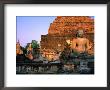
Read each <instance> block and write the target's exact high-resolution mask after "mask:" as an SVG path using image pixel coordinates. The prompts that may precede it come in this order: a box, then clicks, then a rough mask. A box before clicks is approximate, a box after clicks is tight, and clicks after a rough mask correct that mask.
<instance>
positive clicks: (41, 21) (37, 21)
mask: <svg viewBox="0 0 110 90" xmlns="http://www.w3.org/2000/svg"><path fill="white" fill-rule="evenodd" d="M55 18H56V16H16V29H17V38H16V40H17V41H18V40H19V42H20V45H21V46H23V47H25V46H26V44H27V43H31V41H32V40H36V41H38V43H40V40H41V35H46V34H48V29H49V26H50V23H52V22H53V21H54V20H55ZM91 18H94V17H93V16H92V17H91Z"/></svg>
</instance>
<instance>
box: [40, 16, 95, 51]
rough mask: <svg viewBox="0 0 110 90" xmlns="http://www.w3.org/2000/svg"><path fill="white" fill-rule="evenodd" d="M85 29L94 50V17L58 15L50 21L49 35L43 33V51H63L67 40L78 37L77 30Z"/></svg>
mask: <svg viewBox="0 0 110 90" xmlns="http://www.w3.org/2000/svg"><path fill="white" fill-rule="evenodd" d="M79 29H83V30H84V32H85V37H86V38H88V39H89V41H90V42H91V43H92V46H93V47H92V49H91V51H92V52H93V51H94V45H93V44H94V19H93V18H92V17H89V16H57V17H56V18H55V20H54V21H53V22H52V23H50V27H49V29H48V34H47V35H41V42H40V44H41V51H42V52H45V51H47V52H48V51H49V52H50V51H52V52H53V51H54V52H56V51H63V49H64V47H65V43H66V41H67V40H70V41H71V40H72V39H73V38H76V32H77V30H79Z"/></svg>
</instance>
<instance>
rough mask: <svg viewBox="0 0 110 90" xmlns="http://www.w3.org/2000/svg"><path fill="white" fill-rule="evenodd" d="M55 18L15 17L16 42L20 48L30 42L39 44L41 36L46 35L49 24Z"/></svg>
mask: <svg viewBox="0 0 110 90" xmlns="http://www.w3.org/2000/svg"><path fill="white" fill-rule="evenodd" d="M55 18H56V17H55V16H17V17H16V23H17V24H16V25H17V26H16V29H17V38H16V39H17V41H18V40H19V41H20V44H21V46H26V44H27V43H31V41H32V40H36V41H38V42H40V40H41V35H46V34H48V28H49V26H50V23H52V22H53V21H54V19H55Z"/></svg>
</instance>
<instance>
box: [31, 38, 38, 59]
mask: <svg viewBox="0 0 110 90" xmlns="http://www.w3.org/2000/svg"><path fill="white" fill-rule="evenodd" d="M31 44H32V48H33V55H34V56H36V55H37V57H39V54H40V50H39V49H40V45H39V43H38V42H37V41H36V40H32V42H31Z"/></svg>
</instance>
